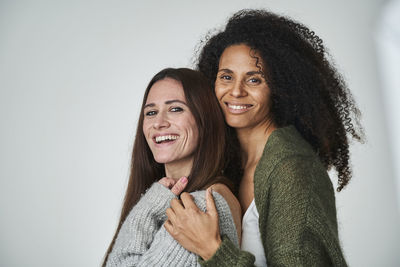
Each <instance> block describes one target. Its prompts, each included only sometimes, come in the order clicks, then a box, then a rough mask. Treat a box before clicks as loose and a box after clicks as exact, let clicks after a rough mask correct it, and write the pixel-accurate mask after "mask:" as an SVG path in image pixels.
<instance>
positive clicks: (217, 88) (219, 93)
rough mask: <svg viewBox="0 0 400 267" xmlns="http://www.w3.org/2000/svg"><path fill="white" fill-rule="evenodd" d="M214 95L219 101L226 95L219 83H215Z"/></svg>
mask: <svg viewBox="0 0 400 267" xmlns="http://www.w3.org/2000/svg"><path fill="white" fill-rule="evenodd" d="M214 93H215V96H216V97H217V99H220V98H221V97H222V96H223V95H224V89H223V86H221V85H220V84H219V83H218V82H216V83H215V89H214Z"/></svg>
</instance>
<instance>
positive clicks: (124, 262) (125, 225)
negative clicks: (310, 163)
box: [103, 68, 241, 266]
mask: <svg viewBox="0 0 400 267" xmlns="http://www.w3.org/2000/svg"><path fill="white" fill-rule="evenodd" d="M208 86H209V84H208V83H207V81H206V80H205V78H204V76H203V75H202V74H201V73H200V72H198V71H194V70H190V69H185V68H181V69H172V68H169V69H164V70H162V71H160V72H159V73H157V74H156V75H155V76H154V77H153V79H152V80H151V81H150V83H149V85H148V86H147V89H146V91H145V94H144V98H143V103H142V108H141V112H140V116H139V122H138V126H137V132H136V137H135V142H134V146H133V152H132V160H131V173H130V177H129V183H128V187H127V190H126V194H125V200H124V203H123V207H122V212H121V217H120V220H119V223H118V227H117V230H116V232H115V235H114V238H113V240H112V242H111V244H110V246H109V249H108V251H107V253H106V257H105V260H104V262H103V266H197V265H198V261H197V255H195V254H193V253H190V252H188V251H187V250H185V249H184V248H183V247H181V246H180V245H179V244H178V243H177V242H176V241H175V240H174V239H173V238H172V237H171V236H170V235H169V234H168V233H167V232H166V230H165V228H164V227H162V224H163V222H164V221H165V219H166V215H165V213H166V210H167V208H168V207H169V203H170V201H171V200H173V199H175V201H178V200H177V196H179V194H180V193H181V192H183V191H185V192H194V191H197V190H205V189H207V188H212V189H213V190H214V191H215V192H216V193H214V194H213V196H214V198H215V199H216V208H217V210H218V214H219V216H220V217H221V218H222V219H221V220H220V224H219V228H220V230H221V233H223V234H226V235H228V236H229V237H230V238H232V240H234V241H233V242H234V243H235V244H236V246H239V240H240V235H241V228H240V227H241V226H240V217H241V214H240V204H239V202H238V201H237V199H236V198H235V197H234V195H233V194H232V192H231V190H232V191H234V190H235V187H237V184H238V178H239V177H240V173H241V172H240V168H238V167H237V166H234V165H231V163H232V162H234V161H237V160H239V153H237V151H238V143H237V142H236V143H235V142H230V143H229V146H228V145H227V143H226V141H225V140H226V139H227V137H229V136H230V135H231V134H232V133H229V132H228V131H227V128H226V127H225V124H224V120H223V114H222V112H221V109H220V107H219V105H218V102H217V100H216V98H215V96H214V94H213V93H212V92H211V91H210V90H208V89H206V87H208ZM205 90H206V91H208V92H210V93H208V94H205V93H204V91H205ZM229 138H232V137H229ZM163 177H164V178H163ZM227 177H229V178H230V179H228V178H227ZM204 192H205V191H199V192H194V193H192V194H191V197H192V198H193V199H194V201H195V202H196V204H197V205H199V206H200V207H202V209H203V210H205V208H206V199H205V197H204V195H205V194H204Z"/></svg>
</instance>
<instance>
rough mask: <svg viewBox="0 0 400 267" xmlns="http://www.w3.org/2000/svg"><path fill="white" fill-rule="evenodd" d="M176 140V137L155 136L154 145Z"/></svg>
mask: <svg viewBox="0 0 400 267" xmlns="http://www.w3.org/2000/svg"><path fill="white" fill-rule="evenodd" d="M176 139H178V136H177V135H162V136H156V143H160V142H162V141H165V140H176Z"/></svg>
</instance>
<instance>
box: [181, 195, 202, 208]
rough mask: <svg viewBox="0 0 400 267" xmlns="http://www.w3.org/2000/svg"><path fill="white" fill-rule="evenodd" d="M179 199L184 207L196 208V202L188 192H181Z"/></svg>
mask: <svg viewBox="0 0 400 267" xmlns="http://www.w3.org/2000/svg"><path fill="white" fill-rule="evenodd" d="M181 201H182V204H183V206H184V207H185V209H194V210H198V209H199V208H198V207H197V205H196V203H195V202H194V200H193V196H192V195H191V194H189V193H186V192H185V193H182V194H181Z"/></svg>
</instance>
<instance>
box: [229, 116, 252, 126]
mask: <svg viewBox="0 0 400 267" xmlns="http://www.w3.org/2000/svg"><path fill="white" fill-rule="evenodd" d="M226 123H227V124H228V125H229V126H231V127H233V128H245V127H246V126H247V125H248V121H246V120H243V119H238V118H234V119H226Z"/></svg>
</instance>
